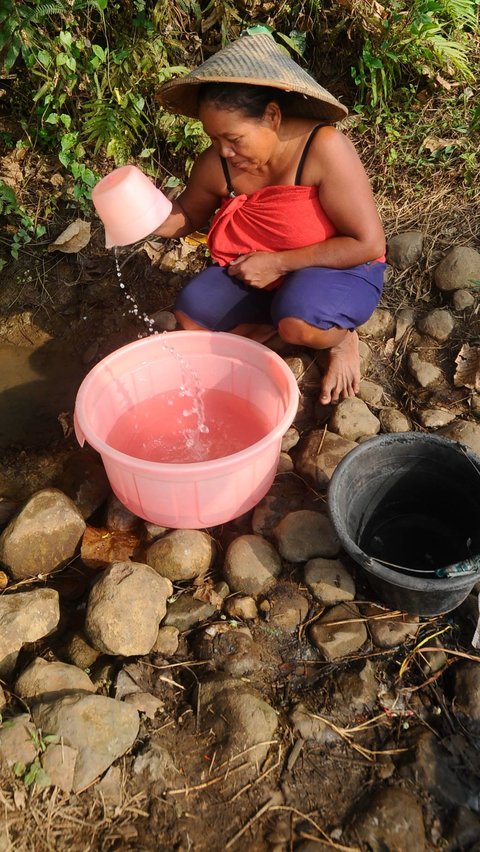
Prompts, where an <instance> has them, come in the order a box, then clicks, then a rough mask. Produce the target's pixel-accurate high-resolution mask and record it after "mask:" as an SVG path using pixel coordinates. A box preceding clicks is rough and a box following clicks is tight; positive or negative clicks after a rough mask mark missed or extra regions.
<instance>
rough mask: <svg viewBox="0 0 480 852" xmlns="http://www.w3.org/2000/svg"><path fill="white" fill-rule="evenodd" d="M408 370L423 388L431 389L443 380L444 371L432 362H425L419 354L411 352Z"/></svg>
mask: <svg viewBox="0 0 480 852" xmlns="http://www.w3.org/2000/svg"><path fill="white" fill-rule="evenodd" d="M408 369H409V371H410V373H411V375H412V376H413V378H414V379H416V380H417V382H418V384H419V385H420V386H421V387H422V388H428V387H431V385H435V384H437V383H438V382H439V381H440V380H441V379H442V371H441V370H440V369H439V368H438V367H436V366H435V364H432V363H430V361H425V360H424V359H423V358H422V356H421V355H419V353H418V352H410V355H409V356H408Z"/></svg>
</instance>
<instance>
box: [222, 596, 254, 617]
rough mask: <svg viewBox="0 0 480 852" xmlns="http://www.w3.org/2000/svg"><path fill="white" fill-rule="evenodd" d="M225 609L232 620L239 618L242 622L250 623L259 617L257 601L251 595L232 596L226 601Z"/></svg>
mask: <svg viewBox="0 0 480 852" xmlns="http://www.w3.org/2000/svg"><path fill="white" fill-rule="evenodd" d="M223 609H224V611H225V613H226V614H227V615H228V616H230V618H238V619H240V621H250V620H253V619H254V618H257V617H258V611H257V604H256V602H255V599H254V598H252V597H250V596H249V595H232V596H231V597H229V598H227V599H226V601H225V606H224V607H223Z"/></svg>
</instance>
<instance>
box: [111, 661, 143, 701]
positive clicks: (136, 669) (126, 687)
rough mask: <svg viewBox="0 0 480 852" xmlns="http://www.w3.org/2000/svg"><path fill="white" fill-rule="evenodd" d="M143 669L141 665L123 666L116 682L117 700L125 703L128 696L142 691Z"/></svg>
mask: <svg viewBox="0 0 480 852" xmlns="http://www.w3.org/2000/svg"><path fill="white" fill-rule="evenodd" d="M142 682H143V667H142V666H141V665H140V664H139V663H129V664H127V665H126V666H123V668H122V669H120V671H119V672H118V674H117V677H116V680H115V698H116V699H117V701H123V699H124V698H125V696H126V695H133V694H134V693H139V692H141V691H142V687H141V686H140V684H141V683H142Z"/></svg>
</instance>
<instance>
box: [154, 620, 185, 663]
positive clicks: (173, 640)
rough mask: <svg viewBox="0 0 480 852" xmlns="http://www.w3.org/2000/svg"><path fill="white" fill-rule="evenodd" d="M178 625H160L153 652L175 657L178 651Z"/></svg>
mask: <svg viewBox="0 0 480 852" xmlns="http://www.w3.org/2000/svg"><path fill="white" fill-rule="evenodd" d="M178 636H179V630H178V627H173V625H170V626H165V627H160V629H159V631H158V635H157V638H156V640H155V644H154V646H153V648H152V653H154V654H161V655H162V657H173V655H174V654H176V652H177V651H178Z"/></svg>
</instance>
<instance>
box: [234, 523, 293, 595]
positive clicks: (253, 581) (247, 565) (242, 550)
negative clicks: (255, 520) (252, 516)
mask: <svg viewBox="0 0 480 852" xmlns="http://www.w3.org/2000/svg"><path fill="white" fill-rule="evenodd" d="M281 570H282V560H281V559H280V556H279V554H278V552H277V551H276V550H275V548H274V546H273V545H272V544H270V542H269V541H266V539H264V538H262V536H260V535H241V536H238V538H236V539H234V541H232V543H231V544H230V545H229V546H228V548H227V552H226V554H225V562H224V566H223V573H224V574H225V579H226V581H227V583H228V585H229V587H230V589H231V590H232V591H233V592H243V594H246V595H257V594H259V593H260V592H263V591H264V590H265V589H267V588H268V587H269V586H271V585H272V584H273V583H274V582H275V579H276V577H278V575H279V574H280V572H281Z"/></svg>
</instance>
